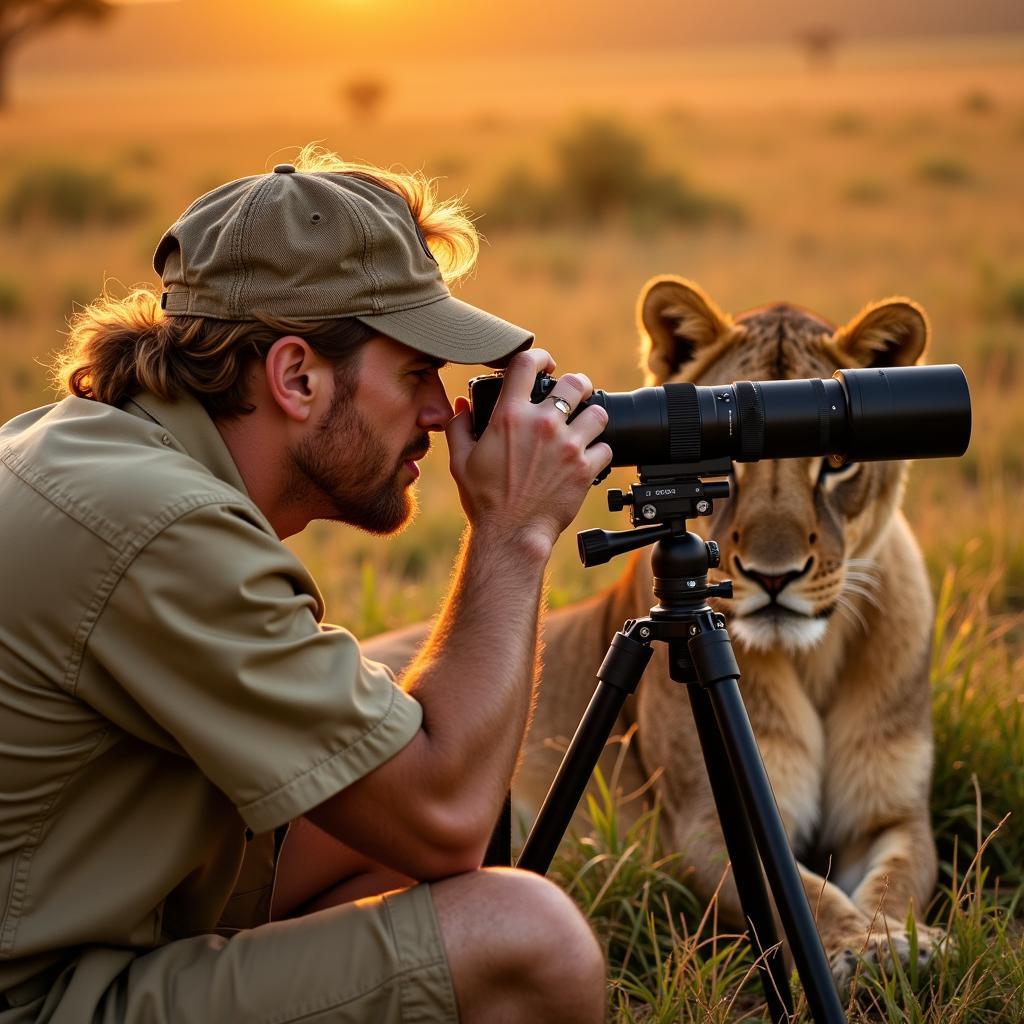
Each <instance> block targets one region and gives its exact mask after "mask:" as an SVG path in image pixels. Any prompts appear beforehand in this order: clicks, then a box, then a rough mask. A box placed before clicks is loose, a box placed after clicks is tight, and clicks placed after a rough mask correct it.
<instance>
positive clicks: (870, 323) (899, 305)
mask: <svg viewBox="0 0 1024 1024" xmlns="http://www.w3.org/2000/svg"><path fill="white" fill-rule="evenodd" d="M930 338H931V327H930V326H929V324H928V317H927V316H925V312H924V310H923V309H922V308H921V307H920V306H919V305H918V304H917V303H916V302H911V301H910V299H904V298H894V299H883V300H882V301H881V302H873V303H872V304H871V305H870V306H867V307H866V308H865V309H863V310H861V312H860V313H858V314H857V315H856V316H855V317H854V318H853V319H852V320H851V321H850V322H849V323H848V324H847V325H846V326H845V327H840V328H839V329H838V330H837V331H836V333H835V334H833V335H832V344H833V345H834V346H835V349H836V353H837V355H838V356H839V361H840V362H841V363H844V364H846V365H851V366H913V365H914V363H917V362H920V360H921V357H922V356H923V355H924V353H925V349H926V348H927V347H928V341H929V339H930Z"/></svg>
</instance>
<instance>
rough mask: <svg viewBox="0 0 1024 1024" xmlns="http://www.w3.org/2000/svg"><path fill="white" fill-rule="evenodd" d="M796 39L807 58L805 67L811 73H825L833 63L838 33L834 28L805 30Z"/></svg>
mask: <svg viewBox="0 0 1024 1024" xmlns="http://www.w3.org/2000/svg"><path fill="white" fill-rule="evenodd" d="M798 39H799V42H800V45H801V46H802V47H803V50H804V56H806V58H807V66H808V67H809V68H810V69H811V70H812V71H826V70H828V69H830V68H831V67H832V65H833V63H835V59H836V47H837V46H838V45H839V33H838V32H837V31H836V30H835V29H834V28H829V27H828V26H827V25H817V26H814V27H812V28H807V29H804V31H803V32H801V33H800V35H799V37H798Z"/></svg>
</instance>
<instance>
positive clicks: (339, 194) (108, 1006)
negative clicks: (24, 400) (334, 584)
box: [0, 151, 611, 1024]
mask: <svg viewBox="0 0 1024 1024" xmlns="http://www.w3.org/2000/svg"><path fill="white" fill-rule="evenodd" d="M298 167H299V168H300V169H298V170H297V169H296V167H293V166H291V165H279V166H278V167H277V168H275V169H274V171H273V172H271V173H269V174H264V175H258V176H254V177H250V178H245V179H241V180H239V181H235V182H230V183H228V184H226V185H224V186H221V187H220V188H217V189H215V190H213V191H212V192H210V193H208V194H207V195H205V196H203V197H201V198H200V199H198V200H197V201H196V202H194V203H193V204H192V205H191V206H190V207H189V208H188V209H187V210H186V211H185V213H184V214H183V215H182V216H181V217H180V218H179V219H178V221H177V222H176V223H175V224H174V225H172V227H171V228H170V229H169V230H168V231H167V233H166V234H165V235H164V237H163V239H162V240H161V241H160V244H159V246H158V248H157V251H156V255H155V260H154V264H155V267H156V269H157V272H158V273H159V274H160V275H161V278H162V282H163V294H162V295H161V296H156V295H153V294H152V293H149V292H148V291H145V290H141V291H136V292H134V293H133V294H132V295H130V296H129V297H128V298H127V299H124V300H120V301H116V300H112V299H108V298H104V299H100V300H98V301H97V302H96V303H94V304H93V305H91V306H90V307H88V308H86V309H85V310H83V311H82V312H80V313H79V314H78V315H77V317H76V320H75V322H74V323H73V324H72V332H71V338H70V342H69V346H68V349H67V351H66V352H65V354H64V356H63V359H62V363H61V367H60V375H61V379H62V380H63V382H64V384H65V385H66V388H67V391H68V392H69V396H68V397H66V398H64V400H63V401H61V402H58V403H57V404H55V405H51V406H47V407H45V408H42V409H37V410H34V411H32V412H27V413H25V414H23V415H21V416H18V417H16V418H15V419H14V420H12V421H10V422H9V423H7V424H6V425H5V426H4V427H3V428H0V523H2V527H3V537H4V543H3V546H2V550H0V779H2V780H3V783H2V797H3V799H2V800H0V894H3V896H4V899H5V901H6V902H4V903H0V1022H3V1024H9V1022H14V1021H18V1022H27V1021H36V1020H38V1021H52V1022H72V1021H85V1020H97V1021H99V1020H102V1021H128V1022H131V1021H140V1022H141V1021H147V1022H148V1021H158V1022H165V1021H166V1022H171V1021H189V1022H199V1021H207V1020H208V1021H216V1022H242V1021H261V1022H264V1021H265V1022H271V1021H273V1022H286V1021H292V1020H300V1019H301V1020H317V1021H372V1022H384V1021H399V1020H404V1021H413V1020H415V1021H455V1020H461V1021H466V1022H469V1021H513V1020H524V1021H525V1020H529V1021H559V1022H575V1021H579V1022H585V1021H586V1022H590V1021H599V1020H603V1019H604V1002H605V997H604V986H603V981H604V964H603V961H602V958H601V954H600V950H599V948H598V946H597V943H596V941H595V940H594V938H593V936H592V934H591V933H590V930H589V927H588V925H587V924H586V922H585V920H584V919H583V918H582V916H581V915H580V914H579V913H578V912H577V911H576V909H575V907H574V906H573V905H572V904H571V902H570V901H569V900H568V898H567V897H566V896H564V894H562V893H561V892H560V891H559V890H558V889H556V888H555V887H554V886H553V885H551V884H550V883H548V882H546V881H545V880H544V879H542V878H541V877H539V876H535V875H532V874H527V873H524V872H517V871H511V870H483V869H481V868H480V864H481V860H482V857H483V853H484V850H485V848H486V845H487V842H488V838H489V835H490V832H491V830H492V828H493V826H494V823H495V821H496V819H497V817H498V814H499V810H500V808H501V804H502V800H503V797H504V794H505V793H506V791H507V789H508V787H509V783H510V779H511V776H512V773H513V770H514V767H515V763H516V758H517V755H518V751H519V748H520V744H521V742H522V739H523V735H524V731H525V729H526V727H527V724H528V716H529V708H530V704H531V699H532V688H533V683H534V676H535V671H536V663H537V616H538V608H539V604H540V601H541V594H542V588H543V579H544V571H545V565H546V562H547V560H548V557H549V555H550V553H551V549H552V545H553V544H554V542H555V540H556V538H557V537H558V535H559V534H560V532H561V531H562V530H563V529H564V528H565V527H566V526H567V525H568V524H569V522H570V521H571V520H572V518H573V516H574V515H575V513H576V512H577V510H578V508H579V506H580V504H581V502H582V500H583V497H584V495H585V493H586V491H587V488H588V485H589V483H590V481H591V480H593V478H594V477H595V476H596V475H597V474H598V473H599V472H600V471H601V469H603V467H604V466H605V465H607V464H608V463H609V461H610V459H611V451H610V449H609V448H608V446H607V445H604V444H594V445H591V442H592V441H594V439H595V438H596V437H597V436H598V435H599V434H600V433H601V431H602V429H603V427H604V425H605V423H606V420H607V414H606V413H605V411H604V410H603V409H602V408H600V407H599V406H594V407H592V408H590V409H588V410H586V411H584V412H583V413H582V414H581V415H580V416H579V417H578V418H576V419H575V420H574V421H573V422H572V423H571V424H567V423H566V419H567V416H568V414H569V412H570V411H571V410H572V409H574V408H575V407H576V406H577V405H578V404H579V402H580V401H582V400H583V399H585V398H586V397H588V396H589V395H590V393H591V390H592V388H591V384H590V381H588V380H587V379H586V377H584V376H583V375H579V374H577V375H565V376H562V377H561V379H560V381H559V383H558V385H557V387H556V389H555V392H554V393H553V394H552V395H551V396H549V398H548V399H547V400H545V401H544V402H542V403H540V404H538V405H531V403H530V401H529V395H530V389H531V387H532V385H533V382H534V379H535V376H536V374H537V373H538V372H539V371H542V370H547V371H551V370H553V369H554V363H553V361H552V360H551V358H550V356H549V355H548V354H547V353H546V352H544V351H542V350H539V349H531V350H526V349H528V347H529V345H530V343H531V342H532V336H531V335H530V334H529V333H528V332H526V331H524V330H522V329H520V328H518V327H514V326H513V325H511V324H508V323H506V322H505V321H503V320H499V319H498V318H496V317H493V316H491V315H489V314H487V313H484V312H482V311H480V310H477V309H474V308H473V307H470V306H467V305H466V304H465V303H461V302H459V301H458V300H456V299H454V298H452V297H451V296H450V294H449V292H448V289H447V287H446V285H445V283H444V278H443V277H442V268H441V267H439V266H438V263H437V262H435V256H434V254H435V253H436V254H437V258H438V259H439V260H441V262H442V263H443V264H444V269H445V271H447V276H449V277H453V276H456V275H457V273H458V272H460V271H464V270H466V269H468V267H469V266H470V265H471V264H472V262H473V260H474V259H475V255H476V236H475V232H474V230H473V228H472V225H471V224H470V222H469V221H468V220H467V219H466V218H465V217H464V215H463V214H461V213H460V212H459V210H458V209H457V208H456V207H455V206H453V204H445V205H439V204H438V203H437V202H436V200H435V198H434V196H433V193H432V191H431V189H430V186H429V185H428V183H426V182H425V181H423V179H422V178H419V177H415V176H402V175H397V174H394V173H391V172H385V171H378V170H375V169H368V168H355V167H352V166H349V165H343V164H341V163H340V161H338V160H337V159H336V158H333V157H331V156H330V155H327V154H317V153H316V152H312V153H311V152H308V151H304V153H303V154H302V156H301V157H300V160H299V164H298ZM428 243H432V245H431V247H428ZM520 350H522V351H520ZM513 353H515V354H513ZM510 355H511V359H510V360H509V356H510ZM503 361H508V369H507V373H506V378H505V385H504V388H503V390H502V393H501V396H500V399H499V401H498V405H497V407H496V409H495V412H494V414H493V416H492V418H491V426H490V427H489V428H488V431H487V433H486V435H485V436H484V437H483V438H482V439H481V440H480V441H479V442H475V441H474V440H473V435H472V431H471V429H470V425H469V422H468V420H469V417H468V413H467V405H468V403H467V402H466V400H465V399H462V398H459V399H456V404H455V408H454V409H453V408H452V406H451V405H450V404H449V401H448V398H447V396H446V394H445V390H444V386H443V384H442V383H441V380H440V378H439V376H438V370H439V369H440V367H441V366H443V365H444V364H445V363H446V362H456V363H485V364H491V365H500V364H501V363H502V362H503ZM441 430H444V431H445V433H446V437H447V442H448V448H449V453H450V468H451V472H452V475H453V477H454V478H455V481H456V483H457V485H458V490H459V495H460V499H461V502H462V506H463V509H464V510H465V514H466V518H467V520H468V525H467V528H466V531H465V535H464V539H463V544H462V548H461V551H460V554H459V557H458V561H457V564H456V567H455V571H454V575H453V580H452V584H451V591H450V594H449V596H448V598H447V600H446V602H445V603H444V606H443V607H442V609H441V612H440V614H439V616H438V619H437V623H436V626H435V628H434V631H433V633H432V635H431V636H430V638H429V640H428V641H427V643H426V644H425V645H424V647H423V648H422V650H421V651H420V653H419V656H418V657H417V659H416V661H415V663H414V664H413V666H412V667H411V668H410V669H409V670H408V672H407V673H406V674H405V675H404V676H403V677H402V679H401V680H400V681H399V682H398V683H396V682H395V681H394V680H393V679H392V677H391V675H390V673H389V672H388V671H387V670H386V669H385V668H384V667H383V666H381V665H377V664H375V663H372V662H368V661H365V660H363V659H362V658H361V657H360V654H359V649H358V646H357V643H356V640H355V638H354V637H353V636H352V635H351V634H350V633H348V632H347V631H345V630H344V629H341V628H339V627H336V626H329V625H325V624H322V623H321V621H320V620H321V618H322V615H323V606H322V601H321V599H320V596H319V593H318V591H317V589H316V585H315V583H314V582H313V580H312V578H311V577H310V576H309V574H308V573H307V571H306V570H305V569H304V567H303V566H302V565H301V564H300V563H299V562H298V561H297V559H296V558H295V557H294V556H293V555H292V554H291V553H290V552H289V551H288V549H287V548H286V547H285V546H284V545H282V544H281V540H282V539H283V538H285V537H288V536H291V535H293V534H295V533H297V532H299V531H300V530H302V529H303V528H305V526H306V525H308V523H309V522H311V521H312V520H314V519H330V520H335V521H339V522H344V523H349V524H351V525H353V526H357V527H360V528H362V529H364V530H368V531H370V532H373V533H377V534H390V533H394V532H396V531H398V530H399V529H401V528H402V526H403V525H404V524H405V523H406V522H407V521H408V520H409V518H410V517H411V515H412V514H413V511H414V508H415V502H414V498H413V495H412V488H413V485H414V481H415V480H416V478H417V477H418V475H419V469H418V467H417V465H416V462H417V460H418V459H419V458H421V457H422V456H423V455H425V454H426V451H427V449H428V448H429V446H430V434H431V433H433V432H438V431H441ZM289 825H290V828H289ZM286 829H288V835H287V836H285V831H286ZM279 867H280V870H278V868H279ZM275 873H276V875H277V879H276V883H275ZM275 884H276V888H275ZM383 893H387V895H381V894H383ZM363 897H370V898H363ZM271 917H273V920H271Z"/></svg>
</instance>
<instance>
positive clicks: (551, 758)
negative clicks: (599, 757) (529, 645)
mask: <svg viewBox="0 0 1024 1024" xmlns="http://www.w3.org/2000/svg"><path fill="white" fill-rule="evenodd" d="M638 319H639V322H640V330H641V336H642V354H643V362H644V368H645V370H646V376H647V383H649V384H662V383H665V382H667V381H680V380H687V381H693V382H696V383H699V384H723V383H729V382H732V381H734V380H739V379H746V380H771V379H780V378H785V377H829V376H831V375H832V373H833V371H834V370H835V369H837V368H839V367H857V366H872V365H878V366H881V365H894V364H899V363H903V364H910V363H915V362H917V361H918V360H919V359H920V358H921V356H922V355H923V352H924V349H925V346H926V344H927V338H928V331H929V328H928V322H927V319H926V318H925V315H924V313H923V311H922V310H921V309H920V308H919V307H917V306H916V305H914V304H913V303H912V302H910V301H909V300H906V299H887V300H884V301H882V302H878V303H874V304H872V305H870V306H868V307H866V308H865V309H864V310H863V311H862V312H861V313H860V314H858V315H857V316H856V317H854V319H853V320H851V321H850V322H849V323H848V324H846V325H845V326H842V327H839V328H833V327H832V326H831V325H830V324H828V323H827V322H826V321H824V320H823V319H821V318H820V317H818V316H816V315H814V314H812V313H809V312H807V311H804V310H801V309H798V308H796V307H794V306H791V305H775V306H770V307H764V308H760V309H756V310H753V311H751V312H748V313H746V314H743V315H741V316H737V317H735V318H732V317H730V316H728V315H726V314H724V313H722V312H721V311H720V310H719V309H718V308H717V306H716V305H715V304H714V303H713V302H712V301H711V299H710V298H709V297H708V296H706V295H705V294H704V293H703V291H702V290H701V289H700V288H699V287H698V286H696V285H695V284H693V283H691V282H688V281H685V280H683V279H681V278H674V277H662V278H657V279H655V280H654V281H652V282H650V283H649V284H648V285H647V286H646V287H645V288H644V290H643V293H642V295H641V297H640V301H639V305H638ZM905 477H906V467H905V465H902V464H897V463H884V462H879V463H864V464H862V465H860V466H858V467H854V468H850V469H848V470H846V472H845V473H836V474H835V475H828V473H827V472H826V473H825V475H822V466H821V460H819V459H792V460H780V461H777V462H769V461H766V462H758V463H749V464H746V465H739V464H737V466H736V472H735V477H734V493H733V496H732V497H731V498H730V499H728V500H726V501H720V502H718V504H717V507H716V511H715V515H714V517H713V518H712V519H711V520H710V521H708V520H700V521H699V523H698V524H697V526H696V527H692V528H696V529H700V530H701V531H702V532H703V533H705V535H708V536H714V537H715V539H716V540H717V541H718V543H719V545H720V547H721V555H722V560H721V568H720V569H719V570H718V571H717V574H715V578H718V579H724V578H730V579H732V580H733V581H734V587H735V597H734V599H733V600H732V601H729V602H722V603H721V604H720V605H718V606H717V607H718V608H719V610H721V611H723V612H724V613H725V614H726V615H727V617H728V619H729V629H730V634H731V636H732V639H733V642H734V646H735V650H736V655H737V658H738V661H739V664H740V668H741V671H742V681H741V688H742V693H743V699H744V701H745V703H746V707H747V711H748V714H749V716H750V720H751V723H752V725H753V729H754V732H755V734H756V736H757V740H758V743H759V745H760V748H761V752H762V754H763V757H764V760H765V765H766V767H767V770H768V775H769V777H770V779H771V781H772V785H773V787H774V790H775V794H776V797H777V800H778V803H779V807H780V809H781V812H782V816H783V820H784V823H785V826H786V829H787V832H788V834H789V836H790V840H791V842H792V844H793V847H794V850H795V852H796V854H797V857H798V859H799V861H800V864H801V873H802V875H803V879H804V883H805V888H806V891H807V893H808V896H809V898H810V901H811V905H812V908H814V909H815V911H816V915H817V920H818V925H819V929H820V931H821V934H822V938H823V941H824V943H825V946H826V950H827V952H828V953H829V955H830V957H831V958H832V961H833V965H834V968H835V970H836V972H837V975H839V976H840V978H842V977H843V976H844V973H845V972H846V971H848V968H849V962H850V957H849V953H848V951H849V950H854V951H859V950H861V949H862V948H864V947H865V945H868V946H871V945H872V944H876V943H877V944H879V945H884V942H885V939H884V936H885V935H886V932H887V931H888V933H889V937H890V938H894V937H895V940H896V941H897V943H898V942H899V940H900V936H902V935H903V922H904V921H905V919H906V915H907V912H908V909H909V908H910V907H911V905H912V906H913V909H914V913H915V915H916V916H918V917H920V915H921V914H922V912H923V910H924V907H925V905H926V904H927V902H928V900H929V898H930V896H931V893H932V890H933V888H934V884H935V878H936V857H935V849H934V843H933V840H932V835H931V830H930V825H929V813H928V796H929V786H930V777H931V764H932V734H931V721H930V695H929V681H928V679H929V674H928V657H929V643H930V635H931V626H932V614H933V609H932V599H931V594H930V590H929V586H928V581H927V578H926V575H925V571H924V567H923V561H922V558H921V554H920V551H919V549H918V547H917V544H916V543H915V541H914V538H913V536H912V534H911V532H910V529H909V527H908V525H907V522H906V520H905V519H904V517H903V515H902V513H901V512H900V511H899V503H900V499H901V495H902V491H903V486H904V482H905ZM787 573H802V575H799V576H798V577H797V578H794V579H792V580H791V582H789V583H788V585H787V586H786V587H784V589H783V590H782V591H781V594H780V599H782V600H785V601H787V602H789V603H790V604H791V606H792V608H793V611H791V612H788V613H780V612H779V611H778V610H775V611H771V610H762V608H761V606H762V605H764V604H765V602H766V601H768V590H767V589H766V586H771V585H773V579H772V578H773V577H781V576H783V575H784V574H787ZM759 580H760V581H763V582H759ZM777 584H778V580H775V581H774V585H776V586H777ZM654 603H655V602H654V598H653V594H652V589H651V569H650V560H649V554H637V555H635V556H633V558H632V559H631V560H630V562H629V564H628V566H627V568H626V569H625V571H624V573H623V575H622V576H621V577H620V578H619V580H618V581H617V583H616V584H615V585H614V586H613V587H611V588H610V589H608V590H607V591H605V592H604V593H602V594H599V595H597V596H596V597H593V598H591V599H589V600H587V601H584V602H581V603H580V604H577V605H575V606H573V607H570V608H566V609H563V610H560V611H558V612H555V613H553V614H552V615H550V616H549V617H548V619H547V622H546V626H545V656H544V670H543V677H542V683H541V692H540V698H539V702H538V707H537V711H536V717H535V720H534V724H533V727H532V729H531V732H530V734H529V737H528V740H527V744H526V748H525V751H524V763H523V767H522V769H521V771H520V773H519V776H518V777H517V781H516V793H517V799H518V800H519V801H520V802H522V803H523V804H524V805H526V806H528V807H530V808H532V809H534V810H535V809H536V808H537V807H538V806H539V804H540V802H541V800H542V798H543V796H544V793H545V791H546V789H547V786H548V785H549V783H550V780H551V778H552V776H553V774H554V770H555V768H556V767H557V763H558V760H559V756H560V753H559V751H558V750H557V749H555V748H554V747H553V745H552V744H551V743H549V742H546V740H547V738H548V737H567V736H570V735H571V734H572V732H573V730H574V729H575V726H576V724H577V723H578V721H579V719H580V716H581V715H582V713H583V711H584V709H585V707H586V704H587V701H588V700H589V698H590V696H591V694H592V692H593V689H594V685H595V682H594V673H595V670H596V668H597V666H598V664H599V663H600V661H601V659H602V657H603V656H604V653H605V651H606V649H607V646H608V642H609V640H610V639H611V637H612V635H613V634H614V632H615V631H616V630H617V629H619V628H621V626H622V623H623V622H624V621H625V620H626V619H628V618H632V617H635V616H637V615H641V614H645V613H646V612H647V610H648V609H649V608H650V607H651V605H652V604H654ZM758 613H759V614H758ZM780 616H781V617H780ZM816 616H817V617H816ZM423 635H424V632H423V628H422V627H413V628H412V629H411V630H406V631H403V632H402V633H401V634H391V635H389V636H388V637H386V638H383V639H378V640H376V641H373V642H371V643H370V644H368V645H366V651H367V654H368V655H369V656H370V657H376V658H379V659H380V660H383V661H386V662H388V663H389V664H391V665H392V666H393V667H395V668H396V669H397V668H400V667H401V665H403V664H404V663H405V662H406V661H407V660H408V659H409V657H410V656H411V653H412V650H413V649H414V646H415V643H416V642H417V641H418V640H419V639H420V638H422V636H423ZM665 658H666V652H665V648H664V646H663V645H655V654H654V658H653V659H652V662H651V665H650V667H649V668H648V670H647V672H646V673H645V676H644V679H643V681H642V683H641V686H640V688H639V690H638V693H637V695H636V697H635V698H632V699H631V700H630V701H629V702H628V703H627V706H626V709H625V711H624V716H623V720H622V721H621V722H620V723H619V725H620V731H622V732H625V731H626V730H627V729H628V728H629V727H630V726H631V725H633V724H634V723H635V725H636V734H635V737H634V738H633V740H632V743H631V744H630V746H629V748H628V752H627V755H626V759H625V761H624V763H623V777H622V778H621V779H620V786H621V788H622V789H623V790H624V791H628V790H630V789H631V788H633V787H640V786H641V785H642V784H643V783H644V781H645V780H646V779H647V778H648V777H650V776H651V774H652V773H655V772H657V771H658V770H659V769H661V774H660V776H659V777H658V778H657V781H656V783H655V784H656V786H657V790H658V793H659V795H660V798H661V802H662V805H663V811H662V816H663V817H662V820H663V836H664V840H665V843H666V846H667V847H669V848H674V849H680V850H682V851H684V854H685V856H686V860H687V863H689V864H690V865H692V867H693V870H694V875H693V881H694V886H695V888H696V889H697V891H698V893H699V895H701V896H703V897H705V898H707V897H710V895H711V894H712V893H713V892H714V890H715V888H716V887H717V886H718V883H719V882H720V880H721V876H722V872H723V869H724V866H725V855H724V843H723V840H722V838H721V833H720V830H719V826H718V819H717V815H716V811H715V807H714V803H713V800H712V797H711V792H710V787H709V784H708V780H707V776H706V772H705V768H704V763H703V760H702V757H701V752H700V748H699V745H698V742H697V738H696V735H695V730H694V725H693V721H692V717H691V714H690V710H689V703H688V701H687V699H686V694H685V693H683V692H682V687H681V686H680V685H679V684H676V683H673V682H672V681H671V680H670V679H669V677H668V672H667V668H666V663H665ZM613 753H614V752H613V751H609V752H608V754H607V756H606V763H605V769H606V772H607V770H608V769H609V768H610V764H611V759H612V756H613ZM719 913H720V917H722V918H723V919H724V920H725V921H726V922H727V923H730V924H734V925H739V924H741V921H742V916H741V914H740V911H739V906H738V901H737V898H736V895H735V892H734V890H733V889H732V888H731V886H730V885H728V884H727V885H726V886H724V887H723V889H722V892H721V895H720V909H719ZM924 931H925V932H926V931H927V930H924ZM925 941H927V939H926V940H925Z"/></svg>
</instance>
